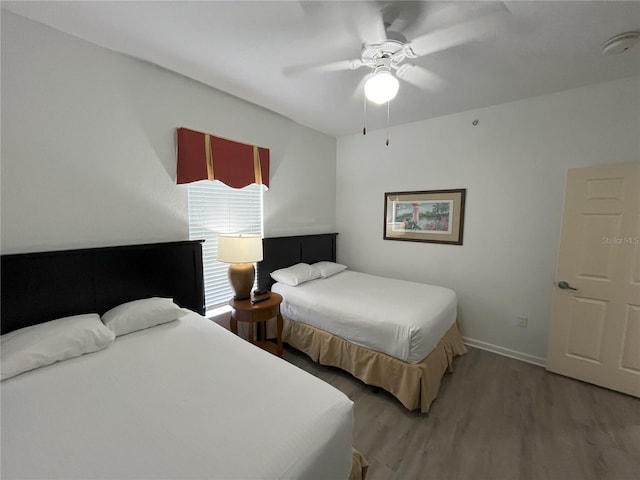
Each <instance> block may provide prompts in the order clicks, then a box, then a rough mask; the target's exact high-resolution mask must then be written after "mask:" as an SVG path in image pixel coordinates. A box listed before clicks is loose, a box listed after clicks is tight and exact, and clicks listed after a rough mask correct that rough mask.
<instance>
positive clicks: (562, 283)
mask: <svg viewBox="0 0 640 480" xmlns="http://www.w3.org/2000/svg"><path fill="white" fill-rule="evenodd" d="M558 288H561V289H562V290H576V291H577V290H578V289H577V288H573V287H572V286H571V285H569V283H568V282H565V281H564V280H562V281H560V282H558Z"/></svg>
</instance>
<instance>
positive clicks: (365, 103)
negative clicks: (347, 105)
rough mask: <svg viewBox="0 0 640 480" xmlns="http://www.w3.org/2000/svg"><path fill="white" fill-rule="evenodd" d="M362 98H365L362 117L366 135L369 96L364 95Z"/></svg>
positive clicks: (363, 132) (363, 133)
mask: <svg viewBox="0 0 640 480" xmlns="http://www.w3.org/2000/svg"><path fill="white" fill-rule="evenodd" d="M362 98H363V99H364V115H363V119H362V135H366V134H367V96H366V95H363V96H362Z"/></svg>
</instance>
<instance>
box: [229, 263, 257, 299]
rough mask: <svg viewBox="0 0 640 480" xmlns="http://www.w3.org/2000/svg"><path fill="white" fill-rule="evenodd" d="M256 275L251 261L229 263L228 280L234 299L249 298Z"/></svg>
mask: <svg viewBox="0 0 640 480" xmlns="http://www.w3.org/2000/svg"><path fill="white" fill-rule="evenodd" d="M255 277H256V269H255V267H254V266H253V263H232V264H231V265H229V282H230V283H231V286H232V287H233V290H234V292H235V296H234V297H233V299H234V300H248V299H249V298H251V288H252V287H253V282H254V280H255Z"/></svg>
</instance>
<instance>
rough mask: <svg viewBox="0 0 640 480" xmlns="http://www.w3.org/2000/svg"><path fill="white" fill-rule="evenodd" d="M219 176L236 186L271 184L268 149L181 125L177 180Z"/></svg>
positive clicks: (196, 179)
mask: <svg viewBox="0 0 640 480" xmlns="http://www.w3.org/2000/svg"><path fill="white" fill-rule="evenodd" d="M198 180H220V181H221V182H222V183H224V184H225V185H229V186H230V187H233V188H242V187H246V186H247V185H250V184H252V183H257V184H258V185H265V186H266V187H267V188H269V149H268V148H262V147H257V146H255V145H247V144H245V143H238V142H234V141H232V140H227V139H226V138H220V137H216V136H214V135H211V134H209V133H202V132H196V131H195V130H189V129H187V128H178V183H191V182H197V181H198Z"/></svg>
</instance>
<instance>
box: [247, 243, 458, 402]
mask: <svg viewBox="0 0 640 480" xmlns="http://www.w3.org/2000/svg"><path fill="white" fill-rule="evenodd" d="M264 246H265V261H266V265H265V264H263V265H261V266H260V267H259V272H260V274H261V275H262V278H261V280H262V281H263V283H262V284H263V285H264V283H267V286H270V287H271V289H272V291H274V292H276V293H279V294H281V295H282V296H283V299H284V300H283V303H282V314H283V317H284V320H285V326H284V331H283V340H284V341H285V342H287V343H288V344H290V345H291V346H293V347H294V348H296V349H298V350H300V351H302V352H304V353H306V354H307V355H308V356H309V357H310V358H311V359H312V360H313V361H315V362H318V363H320V364H323V365H330V366H335V367H339V368H341V369H343V370H346V371H348V372H349V373H351V374H352V375H353V376H355V377H356V378H359V379H360V380H362V381H363V382H365V383H367V384H369V385H373V386H377V387H381V388H383V389H385V390H387V391H388V392H390V393H392V394H393V395H394V396H395V397H396V398H397V399H398V400H399V401H400V402H401V403H402V404H403V405H404V406H405V407H406V408H407V409H409V410H413V409H418V408H419V409H420V410H421V411H422V412H428V411H429V408H430V406H431V403H432V402H433V401H434V399H435V398H436V396H437V393H438V390H439V388H440V383H441V379H442V376H443V375H444V374H445V373H446V372H448V371H452V364H453V358H454V357H455V356H457V355H462V354H464V353H466V351H467V350H466V348H465V346H464V344H463V343H462V338H461V336H460V330H459V328H458V324H457V322H456V316H457V298H456V294H455V292H453V291H452V290H450V289H448V288H443V287H438V286H433V285H425V284H420V283H415V282H408V281H403V280H396V279H390V278H384V277H379V276H374V275H368V274H364V273H359V272H353V271H350V270H343V271H339V272H335V270H336V268H334V266H335V264H326V263H325V264H324V265H325V266H328V267H329V268H328V271H331V272H332V273H333V274H331V275H328V276H325V277H320V278H317V279H312V280H309V281H303V282H300V283H298V284H297V285H295V283H296V281H293V282H291V281H286V283H285V282H282V281H280V282H276V283H273V285H271V282H270V281H269V280H265V278H264V275H265V273H266V272H268V274H269V275H270V274H271V273H272V272H273V271H274V270H278V269H282V268H283V267H289V266H292V265H295V264H296V263H299V262H304V263H308V264H313V263H316V262H321V261H330V262H331V261H335V234H328V235H309V236H298V237H281V238H276V239H274V238H271V239H265V244H264ZM274 257H279V260H276V259H274ZM296 259H297V260H298V262H296V261H295V260H296ZM302 268H303V269H304V268H305V267H302ZM338 270H339V268H338ZM276 276H277V275H276ZM287 283H288V284H287Z"/></svg>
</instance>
